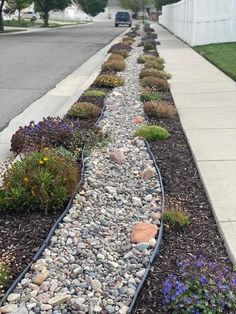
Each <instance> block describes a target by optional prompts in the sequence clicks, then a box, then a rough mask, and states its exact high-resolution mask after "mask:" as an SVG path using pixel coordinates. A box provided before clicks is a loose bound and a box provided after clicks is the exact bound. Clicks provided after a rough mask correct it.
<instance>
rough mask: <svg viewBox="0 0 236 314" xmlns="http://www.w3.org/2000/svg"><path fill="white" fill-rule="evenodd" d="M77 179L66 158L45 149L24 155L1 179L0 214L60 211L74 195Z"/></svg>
mask: <svg viewBox="0 0 236 314" xmlns="http://www.w3.org/2000/svg"><path fill="white" fill-rule="evenodd" d="M78 177H79V170H78V165H77V163H76V162H74V161H72V160H71V159H70V158H65V157H63V156H62V155H60V154H56V153H55V152H53V151H51V150H49V149H44V150H43V151H41V152H33V153H26V154H25V156H24V158H23V159H22V160H20V161H17V162H15V163H14V164H13V165H12V167H11V168H9V169H8V170H7V171H6V173H5V175H4V178H3V187H2V188H1V193H0V211H12V210H15V211H23V212H29V211H35V210H43V211H45V212H46V213H47V212H49V211H55V210H58V209H61V208H62V207H63V206H64V205H65V202H66V201H67V200H68V198H69V197H71V196H72V194H73V192H74V191H75V188H76V186H77V184H78Z"/></svg>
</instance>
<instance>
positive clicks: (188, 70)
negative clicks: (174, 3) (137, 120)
mask: <svg viewBox="0 0 236 314" xmlns="http://www.w3.org/2000/svg"><path fill="white" fill-rule="evenodd" d="M154 27H155V28H156V30H157V33H158V36H159V40H160V42H161V46H159V47H158V50H159V52H160V54H161V56H162V57H163V58H164V59H165V60H166V70H167V71H168V72H170V73H171V74H172V76H173V78H172V80H171V92H172V95H173V97H174V100H175V104H176V107H177V109H178V112H179V116H180V119H181V123H182V126H183V128H184V131H185V134H186V136H187V139H188V142H189V144H190V147H191V150H192V153H193V156H194V157H195V161H196V164H197V167H198V169H199V172H200V175H201V178H202V181H203V184H204V186H205V190H206V192H207V195H208V198H209V200H210V202H211V205H212V209H213V212H214V215H215V218H216V220H217V223H218V225H219V230H220V232H221V234H222V237H223V239H224V241H225V245H226V248H227V250H228V253H229V255H230V258H231V260H232V262H233V263H234V264H236V83H235V82H234V81H233V80H231V79H230V78H229V77H228V76H226V75H225V74H224V73H223V72H221V71H220V70H218V69H217V68H216V67H215V66H213V65H212V64H210V63H209V62H208V61H207V60H205V59H204V58H203V57H201V56H200V55H199V54H197V53H196V52H195V51H194V50H193V49H191V48H190V47H189V46H187V45H185V44H184V43H183V42H182V41H181V40H179V39H177V38H176V37H175V36H173V35H171V34H170V33H169V32H168V31H166V30H165V29H164V28H162V27H161V26H158V25H155V26H154Z"/></svg>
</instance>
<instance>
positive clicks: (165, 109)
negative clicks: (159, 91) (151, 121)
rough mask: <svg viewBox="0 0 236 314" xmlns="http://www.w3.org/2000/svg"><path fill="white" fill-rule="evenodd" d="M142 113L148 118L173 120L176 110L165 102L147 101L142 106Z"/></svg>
mask: <svg viewBox="0 0 236 314" xmlns="http://www.w3.org/2000/svg"><path fill="white" fill-rule="evenodd" d="M143 109H144V112H145V113H146V115H147V116H149V117H155V118H173V117H174V116H175V114H176V109H175V107H174V106H173V105H171V104H170V103H169V102H167V101H148V102H145V103H144V105H143Z"/></svg>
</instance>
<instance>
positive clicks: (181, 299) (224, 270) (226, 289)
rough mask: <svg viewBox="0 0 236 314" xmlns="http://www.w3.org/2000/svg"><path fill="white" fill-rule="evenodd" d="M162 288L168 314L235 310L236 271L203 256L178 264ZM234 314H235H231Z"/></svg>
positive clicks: (215, 312) (215, 313) (212, 313)
mask: <svg viewBox="0 0 236 314" xmlns="http://www.w3.org/2000/svg"><path fill="white" fill-rule="evenodd" d="M177 266H178V267H179V275H176V274H170V275H169V276H168V278H167V279H166V281H165V283H164V287H163V294H164V301H163V303H164V305H165V306H166V307H167V308H168V309H169V310H171V313H176V314H177V313H186V314H188V313H189V314H190V313H191V314H200V313H205V314H217V313H225V311H234V310H236V272H235V271H232V270H231V267H228V266H225V265H223V264H222V263H219V262H212V261H210V260H208V259H207V258H205V257H203V256H194V257H193V258H192V259H190V260H189V261H184V262H179V263H177ZM233 313H235V312H233Z"/></svg>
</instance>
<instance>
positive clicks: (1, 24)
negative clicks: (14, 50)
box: [0, 0, 5, 32]
mask: <svg viewBox="0 0 236 314" xmlns="http://www.w3.org/2000/svg"><path fill="white" fill-rule="evenodd" d="M4 2H5V0H2V1H1V3H0V32H3V31H4V26H3V18H2V9H3V4H4Z"/></svg>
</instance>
